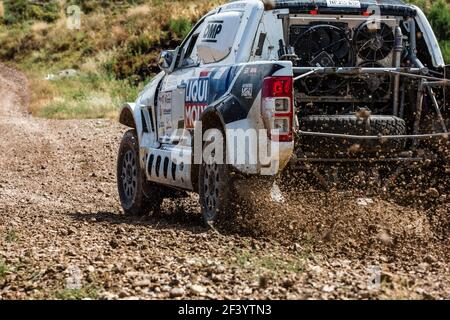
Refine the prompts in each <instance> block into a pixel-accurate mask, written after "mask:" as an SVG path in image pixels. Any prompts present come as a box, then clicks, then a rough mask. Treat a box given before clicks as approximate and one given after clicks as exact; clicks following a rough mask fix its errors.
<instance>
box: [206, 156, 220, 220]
mask: <svg viewBox="0 0 450 320" xmlns="http://www.w3.org/2000/svg"><path fill="white" fill-rule="evenodd" d="M204 170H205V173H204V176H203V194H204V200H203V201H204V207H205V218H206V220H207V221H213V220H215V218H216V216H217V213H218V211H219V203H220V197H219V196H220V190H219V185H220V174H219V166H218V165H217V163H211V164H204Z"/></svg>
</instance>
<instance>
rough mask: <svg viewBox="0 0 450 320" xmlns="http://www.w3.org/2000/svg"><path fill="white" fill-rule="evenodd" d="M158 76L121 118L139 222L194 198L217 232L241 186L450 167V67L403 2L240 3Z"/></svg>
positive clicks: (418, 14)
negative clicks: (297, 177) (175, 201)
mask: <svg viewBox="0 0 450 320" xmlns="http://www.w3.org/2000/svg"><path fill="white" fill-rule="evenodd" d="M159 66H160V68H161V69H162V72H161V73H160V74H158V75H157V76H156V77H155V78H154V79H153V80H152V81H151V82H150V83H149V84H148V85H147V86H146V87H145V89H144V90H143V91H142V93H141V94H140V95H139V97H138V98H137V100H136V102H135V103H129V104H127V105H126V106H125V107H124V108H123V110H122V111H121V114H120V123H122V124H124V125H126V126H128V127H130V128H131V130H130V131H128V132H126V133H125V136H124V137H123V141H122V144H121V147H120V151H119V157H118V166H117V176H118V189H119V194H120V200H121V203H122V206H123V209H124V211H125V213H127V214H130V215H142V214H146V213H148V212H150V211H155V210H158V209H159V207H160V206H161V203H162V201H163V199H164V198H170V197H176V196H179V195H180V194H186V193H188V192H195V193H198V194H199V196H200V203H201V208H202V213H203V216H204V219H205V221H206V222H208V223H212V222H215V221H218V220H219V219H221V218H226V217H227V215H228V214H229V213H230V211H232V210H233V209H232V207H233V203H234V202H235V201H236V200H237V199H238V198H239V194H240V191H239V190H237V188H236V187H235V186H236V185H237V183H236V182H238V181H239V182H240V183H239V185H240V186H241V188H242V186H244V187H243V188H244V189H249V188H253V181H263V182H268V183H266V184H264V183H263V185H267V186H268V188H270V187H271V185H272V182H273V181H274V179H275V178H276V177H277V176H279V175H280V173H282V172H283V171H284V170H285V169H286V168H287V167H291V166H294V165H296V164H299V163H308V162H312V163H314V162H317V163H338V162H355V163H361V162H367V163H375V162H377V161H385V162H393V163H394V164H395V165H397V164H399V163H401V162H408V161H420V160H421V159H425V158H432V159H436V158H439V157H444V152H445V151H444V150H443V149H444V147H445V146H446V145H447V144H446V139H448V131H447V128H448V126H449V121H448V116H449V109H448V106H447V104H446V98H447V92H446V89H445V88H446V86H447V85H448V80H446V79H447V76H446V73H447V67H446V66H445V64H444V60H443V57H442V53H441V51H440V49H439V45H438V41H437V40H436V37H435V35H434V33H433V31H432V29H431V27H430V24H429V22H428V21H427V19H426V17H425V15H424V14H423V12H422V11H421V10H420V9H419V8H418V7H416V6H413V5H407V4H404V3H403V2H402V1H399V0H385V1H375V0H316V1H304V0H292V1H287V0H273V1H260V0H248V1H230V2H229V3H227V4H225V5H222V6H220V7H218V8H217V9H214V10H212V11H211V12H209V13H208V14H207V15H206V16H204V17H203V18H202V19H200V21H199V22H198V23H197V24H196V25H195V27H194V28H193V29H192V31H191V32H190V33H189V35H188V36H187V38H186V39H185V40H184V41H183V42H182V44H181V45H180V46H179V47H178V48H176V49H175V50H172V51H164V52H162V53H161V55H160V59H159ZM424 150H426V152H424ZM247 191H248V190H247ZM226 219H228V218H226Z"/></svg>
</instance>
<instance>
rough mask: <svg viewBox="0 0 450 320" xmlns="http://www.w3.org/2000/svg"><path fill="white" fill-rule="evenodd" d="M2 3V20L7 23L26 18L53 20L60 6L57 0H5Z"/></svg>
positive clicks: (57, 14)
mask: <svg viewBox="0 0 450 320" xmlns="http://www.w3.org/2000/svg"><path fill="white" fill-rule="evenodd" d="M3 5H4V10H5V12H4V17H3V22H4V23H5V24H8V25H10V24H16V23H22V22H25V21H28V20H39V21H45V22H54V21H56V20H57V19H58V17H59V9H60V7H59V4H58V2H57V1H50V2H37V1H36V2H30V1H28V0H6V1H4V2H3Z"/></svg>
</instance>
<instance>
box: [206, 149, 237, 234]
mask: <svg viewBox="0 0 450 320" xmlns="http://www.w3.org/2000/svg"><path fill="white" fill-rule="evenodd" d="M210 143H211V142H207V143H205V145H204V148H205V147H207V146H208V145H209V144H210ZM223 149H224V150H223V151H224V152H223V153H224V159H226V156H225V153H226V151H225V147H224V148H223ZM217 160H218V159H216V158H215V153H213V154H211V155H209V157H208V158H207V159H203V160H202V165H201V166H200V172H199V195H200V205H201V208H202V215H203V220H204V222H205V224H207V225H209V226H211V225H214V224H216V223H220V222H222V221H224V220H226V219H227V218H229V217H231V213H232V210H233V205H234V201H233V200H234V199H233V198H232V190H233V185H234V182H233V176H232V174H231V173H232V172H231V168H230V167H229V166H228V165H227V164H226V163H225V161H221V162H222V163H218V162H219V161H217Z"/></svg>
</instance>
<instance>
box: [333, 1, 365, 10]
mask: <svg viewBox="0 0 450 320" xmlns="http://www.w3.org/2000/svg"><path fill="white" fill-rule="evenodd" d="M327 6H328V7H336V8H361V2H360V1H359V0H327Z"/></svg>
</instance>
